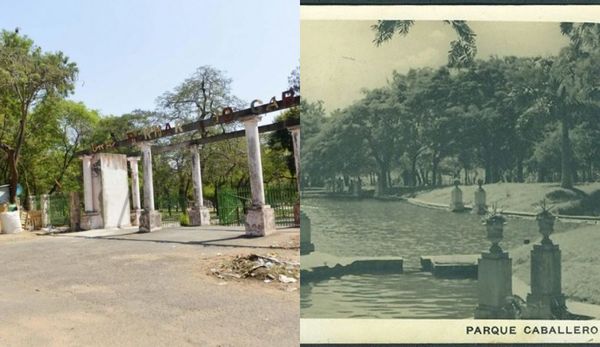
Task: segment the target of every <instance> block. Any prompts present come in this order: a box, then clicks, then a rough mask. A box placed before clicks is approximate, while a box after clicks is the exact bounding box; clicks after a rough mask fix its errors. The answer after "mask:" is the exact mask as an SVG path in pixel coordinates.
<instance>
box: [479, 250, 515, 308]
mask: <svg viewBox="0 0 600 347" xmlns="http://www.w3.org/2000/svg"><path fill="white" fill-rule="evenodd" d="M477 275H478V276H477V282H478V283H477V285H478V292H479V295H478V297H479V305H478V306H477V308H476V309H475V318H476V319H510V318H514V317H510V316H509V315H510V313H509V312H507V311H505V310H503V308H504V307H505V306H506V303H507V302H506V298H507V297H510V296H512V259H510V258H509V257H508V253H506V252H502V253H482V254H481V258H479V261H478V271H477Z"/></svg>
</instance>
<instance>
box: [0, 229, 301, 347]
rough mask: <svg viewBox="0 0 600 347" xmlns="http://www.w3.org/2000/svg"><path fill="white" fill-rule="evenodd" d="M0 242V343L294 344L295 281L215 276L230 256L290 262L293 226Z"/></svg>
mask: <svg viewBox="0 0 600 347" xmlns="http://www.w3.org/2000/svg"><path fill="white" fill-rule="evenodd" d="M242 234H243V233H241V232H240V231H239V230H230V229H226V228H222V229H218V228H211V229H210V230H201V229H194V228H175V229H168V230H161V231H157V232H154V233H151V234H133V233H132V231H130V232H124V231H119V232H114V233H107V234H102V233H90V232H88V233H76V234H61V235H54V236H36V235H33V234H31V233H23V234H20V235H0V313H1V314H0V346H82V345H84V346H106V345H114V346H298V344H299V342H298V341H299V323H298V322H299V293H298V292H299V291H298V290H297V284H283V283H278V282H276V281H274V282H271V283H265V282H264V281H258V280H254V279H247V280H243V279H231V280H230V279H227V278H225V279H221V278H218V277H216V276H214V275H212V274H211V271H210V269H211V268H214V267H215V266H217V265H218V264H220V263H221V262H223V261H226V260H227V259H231V258H233V257H234V256H236V255H244V254H260V255H267V254H271V255H272V254H276V255H277V256H278V257H280V258H281V259H285V260H288V261H295V262H297V261H299V254H298V248H297V244H298V229H287V230H281V231H278V232H277V233H276V234H275V235H271V236H267V237H264V238H255V239H246V238H243V237H242V236H241V235H242Z"/></svg>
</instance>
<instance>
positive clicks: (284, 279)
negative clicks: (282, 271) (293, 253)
mask: <svg viewBox="0 0 600 347" xmlns="http://www.w3.org/2000/svg"><path fill="white" fill-rule="evenodd" d="M279 282H281V283H296V279H295V278H291V277H287V276H286V275H279Z"/></svg>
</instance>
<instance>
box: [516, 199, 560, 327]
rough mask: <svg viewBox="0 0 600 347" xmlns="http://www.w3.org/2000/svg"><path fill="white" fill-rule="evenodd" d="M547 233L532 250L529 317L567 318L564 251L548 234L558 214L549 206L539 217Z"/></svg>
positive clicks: (540, 227) (543, 229)
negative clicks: (554, 213) (562, 282)
mask: <svg viewBox="0 0 600 347" xmlns="http://www.w3.org/2000/svg"><path fill="white" fill-rule="evenodd" d="M536 219H537V222H538V228H539V232H540V233H541V234H542V235H543V236H544V238H543V239H542V242H541V243H540V244H539V245H534V246H533V250H532V251H531V293H530V294H528V295H527V317H526V318H529V319H565V318H566V317H568V311H567V307H566V303H565V296H564V295H563V293H562V284H561V252H560V249H559V247H558V245H555V244H554V243H553V242H552V240H550V238H549V236H550V234H552V232H553V231H554V220H555V217H554V216H553V215H552V214H551V213H550V212H549V211H547V210H546V209H544V210H543V211H542V212H541V213H539V214H538V215H537V216H536Z"/></svg>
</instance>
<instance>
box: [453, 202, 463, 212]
mask: <svg viewBox="0 0 600 347" xmlns="http://www.w3.org/2000/svg"><path fill="white" fill-rule="evenodd" d="M464 210H465V204H463V202H462V201H455V202H453V203H451V204H450V211H452V212H462V211H464Z"/></svg>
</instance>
